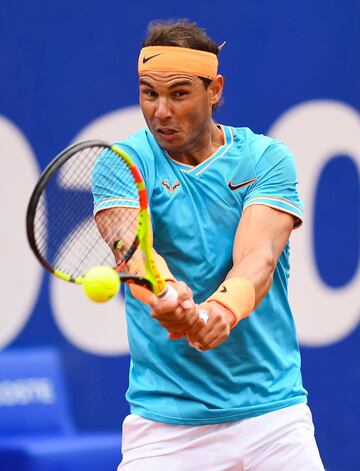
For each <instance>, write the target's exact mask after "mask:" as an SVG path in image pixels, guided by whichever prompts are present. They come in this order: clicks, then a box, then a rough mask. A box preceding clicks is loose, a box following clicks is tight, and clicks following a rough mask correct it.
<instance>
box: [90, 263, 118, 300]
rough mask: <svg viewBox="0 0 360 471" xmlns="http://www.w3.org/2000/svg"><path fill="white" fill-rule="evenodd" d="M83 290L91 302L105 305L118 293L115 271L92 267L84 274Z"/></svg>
mask: <svg viewBox="0 0 360 471" xmlns="http://www.w3.org/2000/svg"><path fill="white" fill-rule="evenodd" d="M83 289H84V291H85V294H86V296H87V297H88V298H90V299H91V300H92V301H95V302H96V303H106V301H109V300H110V299H111V298H113V297H114V296H115V294H116V293H118V291H119V289H120V279H119V276H118V274H117V273H116V271H115V270H113V269H112V268H111V267H109V266H99V267H94V268H91V270H89V271H88V272H87V273H86V275H85V277H84V281H83Z"/></svg>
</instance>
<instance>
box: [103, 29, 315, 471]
mask: <svg viewBox="0 0 360 471" xmlns="http://www.w3.org/2000/svg"><path fill="white" fill-rule="evenodd" d="M219 49H220V48H219V47H218V46H217V45H216V44H215V43H214V41H212V40H211V39H210V38H209V37H208V36H207V35H206V33H205V32H204V31H203V30H202V29H200V28H198V27H197V26H196V25H195V24H193V23H190V22H188V21H185V20H182V21H175V22H162V23H161V22H157V23H152V24H150V26H149V29H148V36H147V39H146V40H145V42H144V44H143V48H142V49H141V51H140V56H139V61H138V70H139V84H140V105H141V109H142V111H143V114H144V117H145V120H146V123H147V126H148V128H147V129H143V130H140V131H139V132H137V133H136V134H134V135H133V136H131V137H130V138H129V139H128V140H126V141H122V142H119V143H117V144H118V145H119V146H120V147H122V148H123V149H124V150H125V151H126V152H128V153H129V154H130V155H131V156H132V158H133V159H134V160H135V162H136V163H137V165H138V167H139V169H140V170H141V172H142V175H143V177H144V180H145V182H146V186H147V190H148V194H149V198H150V208H151V217H152V226H153V234H154V236H153V237H154V248H155V250H156V252H157V254H156V257H157V263H158V264H159V266H160V268H161V271H162V273H163V275H164V277H165V278H166V279H167V280H168V281H169V282H171V283H173V285H174V287H175V288H176V290H177V291H178V293H179V300H177V301H162V300H159V299H157V298H156V297H155V296H149V295H148V294H146V292H144V290H143V288H136V289H133V291H132V292H130V290H129V289H128V288H127V290H126V313H127V323H128V335H129V345H130V351H131V369H130V385H129V390H128V392H127V400H128V401H129V403H130V407H131V414H130V415H129V416H128V417H126V419H125V421H124V424H123V448H122V449H123V461H122V463H121V464H120V466H119V470H120V471H150V470H158V471H159V470H169V471H177V470H178V471H191V470H197V471H198V470H199V469H203V470H206V471H225V470H227V471H230V470H233V471H235V470H238V471H240V470H247V471H292V470H294V471H315V470H323V469H324V468H323V465H322V463H321V459H320V456H319V452H318V448H317V445H316V442H315V438H314V427H313V423H312V418H311V413H310V410H309V408H308V406H307V404H306V402H307V392H306V390H305V389H304V387H303V385H302V380H301V373H300V355H299V348H298V343H297V339H296V332H295V326H294V320H293V316H292V313H291V310H290V306H289V302H288V297H287V280H288V276H289V243H288V240H289V237H290V234H291V232H292V230H293V229H294V228H297V227H299V226H300V225H301V223H302V204H301V201H300V199H299V195H298V192H297V189H296V185H297V181H296V170H295V163H294V158H293V156H292V154H291V152H290V151H289V150H288V149H287V147H286V146H285V145H284V144H282V143H280V142H278V141H275V140H273V139H271V138H270V137H266V136H263V135H257V134H254V133H253V132H252V131H251V130H250V129H248V128H236V127H232V126H227V125H221V124H217V123H216V122H215V121H214V120H213V111H214V109H215V108H216V107H217V106H218V105H219V103H220V101H221V97H222V91H223V86H224V78H223V77H222V76H221V75H219V74H218V53H219ZM97 171H98V172H100V173H101V165H98V166H97ZM117 196H118V187H117V183H116V175H114V178H110V179H109V184H108V185H107V186H106V187H104V185H96V176H95V178H94V199H95V211H96V212H97V211H103V210H104V209H107V208H108V207H111V205H113V202H114V199H115V198H116V197H117ZM130 270H131V271H132V272H134V273H143V270H144V267H143V266H142V260H141V259H139V260H137V261H136V262H135V263H134V264H133V265H132V266H131V268H130ZM190 287H191V289H190ZM146 303H147V304H149V303H150V306H148V305H147V304H146ZM199 308H201V309H204V310H206V311H207V312H208V316H209V319H208V322H207V323H205V322H204V321H203V320H202V319H201V318H200V317H199V316H198V310H199ZM194 347H196V348H194Z"/></svg>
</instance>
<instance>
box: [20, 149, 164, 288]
mask: <svg viewBox="0 0 360 471" xmlns="http://www.w3.org/2000/svg"><path fill="white" fill-rule="evenodd" d="M92 147H103V148H104V151H105V150H106V149H108V150H111V151H112V152H114V153H115V154H116V155H118V156H119V158H121V159H122V160H123V162H125V164H126V165H127V166H128V168H129V170H130V172H131V174H132V176H133V178H134V181H135V184H136V189H137V192H138V196H139V205H140V208H139V214H138V225H137V229H136V236H135V241H134V243H133V244H132V246H131V247H130V249H129V250H128V253H129V254H130V255H129V258H130V257H131V256H132V254H133V253H134V252H135V251H136V249H137V247H138V246H139V247H140V250H141V251H142V254H143V258H144V265H145V269H146V273H147V278H142V277H139V276H137V275H132V274H129V273H123V272H121V270H122V269H123V267H124V262H123V261H122V262H121V263H119V264H118V265H117V266H116V267H113V268H114V270H115V271H116V272H117V273H118V274H119V277H120V278H121V280H122V281H124V282H129V283H130V282H131V283H136V284H139V285H142V286H144V287H146V288H148V289H150V290H151V291H152V292H153V293H154V294H156V295H157V296H159V295H160V296H161V295H162V294H163V293H165V292H166V282H165V280H164V278H163V277H162V276H161V274H160V272H159V270H158V268H157V266H156V263H155V261H154V257H153V249H152V232H151V219H150V211H149V201H148V196H147V192H146V186H145V182H144V180H143V178H142V175H141V173H140V171H139V169H138V168H137V167H136V165H135V163H134V161H133V160H132V158H131V157H130V156H129V155H128V154H127V153H126V152H124V151H123V150H122V149H121V148H120V147H118V146H116V145H110V144H108V143H107V142H105V141H102V140H88V141H82V142H79V143H76V144H73V145H71V146H69V147H67V148H66V149H64V150H63V151H62V152H61V153H60V154H58V155H57V156H56V157H55V158H54V159H53V160H52V161H51V162H50V163H49V165H48V166H47V167H46V168H45V169H44V171H43V172H42V174H41V176H40V178H39V181H38V183H37V184H36V186H35V188H34V191H33V193H32V195H31V197H30V201H29V205H28V208H27V212H26V233H27V237H28V241H29V244H30V247H31V249H32V251H33V252H34V254H35V256H36V258H37V259H38V260H39V262H40V263H41V265H42V266H43V267H44V268H45V269H46V270H47V271H49V272H50V273H52V274H53V275H55V276H56V277H57V278H60V279H62V280H64V281H68V282H71V283H76V284H83V282H84V276H77V277H72V276H71V275H68V274H67V273H64V272H63V271H61V270H58V269H56V268H54V267H52V266H51V265H50V264H49V262H48V261H47V260H46V258H45V257H44V256H43V255H42V254H41V253H40V251H39V249H38V247H37V244H36V239H35V235H34V225H35V214H36V208H37V205H38V202H39V200H40V197H41V195H42V194H43V192H44V190H45V188H46V186H47V183H48V181H49V180H50V178H51V177H52V175H53V174H54V173H55V172H56V171H57V170H58V169H59V168H60V167H61V166H62V165H64V163H65V162H67V161H68V160H69V159H70V158H71V157H72V156H73V155H74V154H76V153H78V152H81V151H82V150H85V149H89V148H92ZM104 211H106V209H104Z"/></svg>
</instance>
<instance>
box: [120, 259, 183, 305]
mask: <svg viewBox="0 0 360 471" xmlns="http://www.w3.org/2000/svg"><path fill="white" fill-rule="evenodd" d="M153 258H154V261H155V265H156V267H157V269H158V270H159V272H160V275H161V276H162V277H163V278H164V280H165V281H167V282H169V281H170V282H171V281H173V282H175V281H176V278H175V277H174V275H173V274H172V273H171V271H170V270H169V267H168V266H167V263H166V262H165V260H164V259H163V257H161V255H159V254H158V253H156V252H153ZM129 271H130V273H131V274H133V275H138V276H141V277H143V278H146V275H147V273H146V268H145V264H144V261H143V259H142V258H139V260H136V262H134V263H133V264H132V265H131V268H130V270H129ZM128 286H129V288H130V291H131V294H132V295H133V296H134V298H136V299H138V300H139V301H141V302H142V303H144V304H150V298H151V296H152V295H153V293H152V292H151V291H149V290H148V289H146V288H144V287H143V286H139V285H136V284H135V283H129V284H128Z"/></svg>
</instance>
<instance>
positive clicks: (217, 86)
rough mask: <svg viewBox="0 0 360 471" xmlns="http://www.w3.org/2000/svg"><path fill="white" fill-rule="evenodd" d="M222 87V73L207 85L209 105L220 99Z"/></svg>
mask: <svg viewBox="0 0 360 471" xmlns="http://www.w3.org/2000/svg"><path fill="white" fill-rule="evenodd" d="M223 88H224V77H223V76H222V75H217V76H216V77H215V78H214V80H213V81H212V82H211V83H210V85H209V87H208V93H209V98H210V103H211V105H216V104H217V103H218V102H219V101H220V100H221V96H222V92H223Z"/></svg>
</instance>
